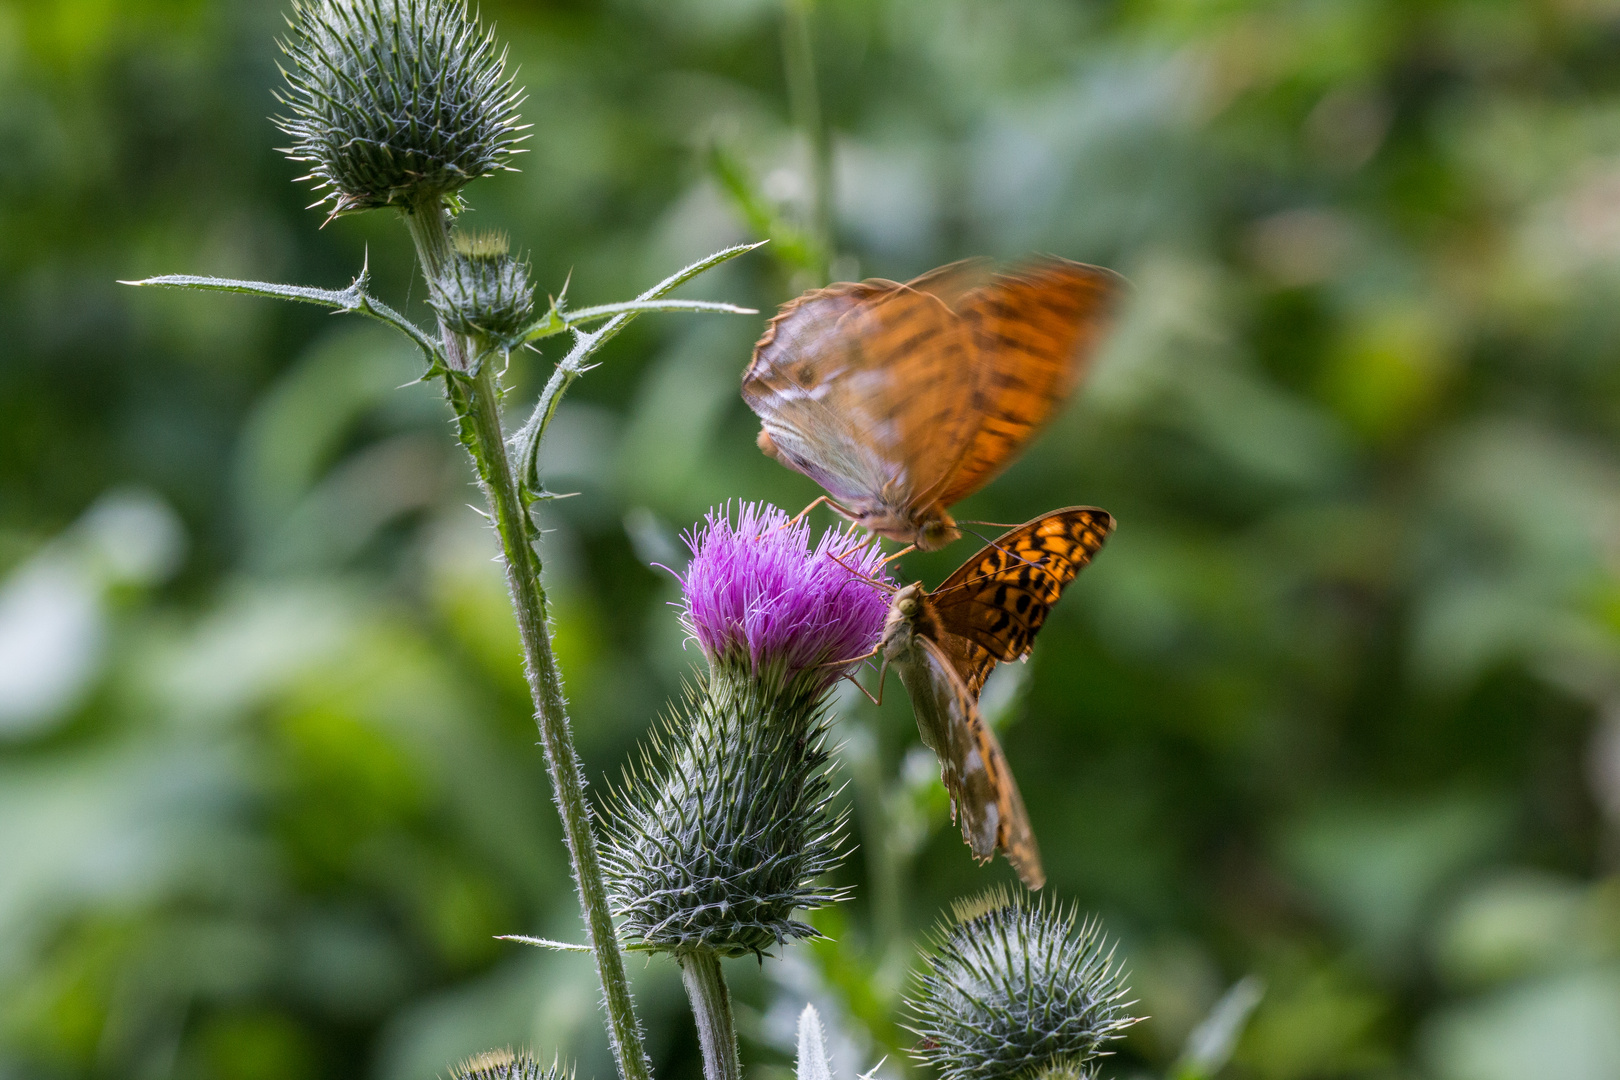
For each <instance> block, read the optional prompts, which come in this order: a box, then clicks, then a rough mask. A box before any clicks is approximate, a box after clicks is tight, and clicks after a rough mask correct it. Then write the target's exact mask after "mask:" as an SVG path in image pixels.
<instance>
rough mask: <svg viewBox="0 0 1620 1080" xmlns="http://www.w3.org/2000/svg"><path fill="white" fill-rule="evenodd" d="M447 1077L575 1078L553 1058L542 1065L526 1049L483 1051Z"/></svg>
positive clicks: (472, 1079)
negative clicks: (546, 1064) (517, 1051)
mask: <svg viewBox="0 0 1620 1080" xmlns="http://www.w3.org/2000/svg"><path fill="white" fill-rule="evenodd" d="M450 1080H574V1071H573V1069H571V1068H564V1067H563V1066H562V1065H561V1064H559V1063H558V1062H557V1061H556V1060H555V1059H553V1060H552V1062H551V1064H550V1065H549V1066H542V1065H541V1064H540V1063H539V1062H538V1061H536V1060H535V1059H534V1055H532V1054H530V1053H529V1052H528V1051H527V1050H525V1051H523V1052H521V1053H513V1052H512V1050H511V1049H510V1048H508V1049H505V1050H486V1051H484V1052H483V1053H482V1054H478V1055H476V1056H474V1057H470V1058H468V1059H467V1060H466V1061H463V1062H462V1063H461V1064H459V1065H457V1066H456V1067H455V1068H453V1069H451V1070H450Z"/></svg>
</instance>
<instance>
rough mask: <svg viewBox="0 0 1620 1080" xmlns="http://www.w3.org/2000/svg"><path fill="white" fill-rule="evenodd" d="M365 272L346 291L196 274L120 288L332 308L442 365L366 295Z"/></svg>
mask: <svg viewBox="0 0 1620 1080" xmlns="http://www.w3.org/2000/svg"><path fill="white" fill-rule="evenodd" d="M366 278H367V275H366V272H365V271H364V270H362V271H361V272H360V276H359V277H357V278H355V279H354V282H353V283H352V284H351V285H350V286H349V287H348V288H347V289H317V288H314V287H313V286H310V285H282V284H278V283H276V282H272V281H243V280H240V279H237V278H217V277H206V276H202V275H197V274H164V275H162V276H160V277H150V278H142V279H141V280H140V281H120V282H119V284H120V285H155V286H157V287H159V288H163V289H199V290H202V291H205V292H228V293H244V294H246V295H248V296H267V297H270V298H271V299H274V300H295V301H297V302H299V303H303V304H316V305H319V306H320V307H326V308H331V309H333V311H335V312H337V313H339V314H347V313H351V312H352V313H353V314H356V315H364V316H366V317H367V318H369V319H376V320H377V321H378V322H380V323H384V324H386V325H388V326H392V327H393V328H394V329H395V330H398V331H399V332H400V333H402V334H404V335H405V336H406V337H408V338H410V339H411V340H412V341H413V342H415V343H416V345H417V347H418V348H420V349H421V350H422V352H423V353H425V354H426V355H427V358H428V363H429V365H430V366H437V365H438V364H439V363H440V362H441V354H440V352H439V346H438V344H437V343H436V342H435V341H434V340H433V339H432V338H431V337H429V336H428V335H427V333H426V332H424V331H423V330H422V328H421V327H419V326H417V325H416V324H415V323H413V322H411V320H409V319H407V318H406V317H405V316H403V315H401V314H400V313H399V312H397V311H395V310H394V309H393V308H391V307H389V306H388V305H387V304H385V303H383V302H382V301H381V300H378V299H377V298H376V297H374V296H372V295H371V294H370V293H368V292H366Z"/></svg>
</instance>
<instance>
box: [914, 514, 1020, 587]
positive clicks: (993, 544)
mask: <svg viewBox="0 0 1620 1080" xmlns="http://www.w3.org/2000/svg"><path fill="white" fill-rule="evenodd" d="M967 531H968V532H973V530H972V529H969V530H967ZM973 535H974V536H979V534H978V533H976V532H975V533H973ZM979 539H980V540H984V537H982V536H979ZM985 544H986V545H987V546H989V547H993V548H995V549H996V550H997V551H999V552H1001V553H1002V554H1004V555H1006V556H1007V557H1008V558H1009V559H1015V560H1017V561H1018V562H1021V563H1023V564H1024V565H1025V566H1028V567H1032V568H1033V569H1036V570H1046V564H1045V563H1043V562H1036V561H1034V560H1032V559H1026V558H1025V557H1024V556H1022V555H1020V554H1018V552H1016V551H1009V550H1007V549H1006V548H1004V547H1002V546H1001V544H1000V543H999V542H997V541H995V540H985ZM1002 569H1003V570H1004V569H1006V568H1005V567H1003V568H1002ZM1048 572H1049V571H1048ZM999 573H1001V571H1000V570H997V571H994V572H992V573H989V574H979V575H978V576H977V577H970V578H968V579H967V580H966V581H958V582H957V583H956V584H955V585H952V586H950V587H949V588H943V589H935V590H934V591H933V592H931V593H929V594H928V595H929V596H930V597H935V596H943V595H944V594H945V593H948V592H955V591H956V590H957V589H965V588H967V587H968V586H969V585H977V584H978V583H979V582H981V581H988V580H990V579H991V578H993V577H995V576H996V574H999Z"/></svg>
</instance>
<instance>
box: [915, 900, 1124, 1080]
mask: <svg viewBox="0 0 1620 1080" xmlns="http://www.w3.org/2000/svg"><path fill="white" fill-rule="evenodd" d="M956 914H957V918H956V919H955V920H954V921H953V922H952V923H950V924H947V925H946V926H944V927H943V928H941V930H940V932H939V934H938V938H937V941H936V946H935V949H934V951H933V954H932V955H931V956H930V957H929V958H928V966H927V968H926V969H925V970H924V972H923V973H922V975H921V976H919V978H918V980H917V984H916V987H915V989H914V992H913V993H912V994H910V995H909V996H908V998H907V1002H906V1005H907V1009H908V1011H909V1012H910V1017H909V1023H908V1025H907V1026H908V1027H909V1028H910V1029H911V1030H912V1031H914V1032H915V1033H916V1034H917V1035H919V1036H921V1039H922V1041H921V1043H920V1048H919V1049H917V1050H916V1051H914V1056H915V1057H916V1058H917V1059H918V1060H919V1061H921V1062H922V1063H924V1064H926V1065H929V1066H932V1067H933V1068H934V1069H936V1070H937V1071H938V1073H939V1076H940V1080H1013V1078H1015V1077H1038V1076H1041V1077H1084V1076H1088V1075H1090V1066H1089V1064H1088V1063H1089V1062H1090V1061H1091V1060H1092V1059H1094V1058H1096V1057H1097V1056H1099V1055H1100V1054H1102V1053H1103V1052H1104V1051H1103V1047H1104V1045H1105V1044H1106V1043H1107V1042H1108V1041H1109V1040H1111V1039H1114V1038H1117V1037H1118V1036H1119V1033H1120V1032H1121V1031H1122V1030H1124V1029H1125V1028H1126V1027H1129V1026H1130V1025H1131V1024H1133V1023H1135V1022H1136V1021H1135V1019H1134V1018H1133V1017H1129V1016H1127V1015H1125V1014H1124V1008H1125V1004H1124V1003H1123V1002H1122V1000H1121V999H1122V998H1124V996H1125V994H1126V993H1127V991H1126V989H1125V987H1124V985H1123V981H1122V980H1123V976H1122V973H1121V972H1120V970H1119V969H1118V968H1117V967H1116V966H1115V965H1114V964H1113V961H1112V954H1111V953H1110V952H1108V951H1107V950H1106V946H1105V944H1104V941H1103V938H1102V934H1101V932H1100V930H1099V929H1098V927H1097V924H1096V923H1095V922H1087V923H1084V924H1081V925H1078V926H1077V925H1076V920H1075V913H1074V911H1073V910H1072V909H1070V910H1068V911H1064V910H1061V909H1059V908H1057V907H1054V906H1049V905H1047V904H1044V903H1041V902H1037V901H1032V900H1029V899H1027V898H1025V897H1023V896H1020V897H1019V898H1018V899H1016V900H1009V899H1008V898H1007V897H1006V896H1005V895H1003V894H1000V893H993V894H991V895H990V896H988V897H987V898H985V899H984V900H982V901H980V902H978V903H976V904H972V905H969V906H966V907H960V908H958V910H957V913H956Z"/></svg>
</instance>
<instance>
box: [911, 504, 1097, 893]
mask: <svg viewBox="0 0 1620 1080" xmlns="http://www.w3.org/2000/svg"><path fill="white" fill-rule="evenodd" d="M1113 527H1114V519H1113V517H1112V516H1111V515H1109V514H1108V513H1107V512H1106V511H1103V510H1098V509H1095V508H1094V507H1070V508H1068V509H1065V510H1054V511H1052V512H1051V513H1049V514H1043V515H1041V516H1040V517H1038V518H1036V519H1035V520H1033V521H1030V522H1028V523H1026V524H1024V525H1020V526H1019V527H1018V528H1016V529H1013V530H1012V531H1010V532H1008V533H1006V534H1004V535H1003V536H1001V537H999V538H997V539H996V540H995V541H993V542H991V543H990V544H989V545H988V546H987V547H985V548H984V549H983V550H981V551H980V552H979V553H978V554H977V555H975V556H974V557H973V558H971V559H969V560H968V561H967V562H966V563H964V564H963V565H962V566H961V567H960V568H959V569H958V570H957V571H956V572H955V573H953V574H952V575H951V576H950V577H949V578H947V579H946V580H945V582H944V584H942V585H941V586H940V587H939V588H938V589H935V590H934V591H933V592H928V591H926V590H925V589H924V588H923V586H922V584H921V583H920V582H914V583H912V584H910V585H906V586H904V587H903V588H901V589H899V590H898V591H897V592H896V593H895V594H894V597H893V599H892V600H891V601H890V604H889V614H888V617H887V619H886V621H885V623H884V628H883V637H882V639H881V643H880V645H879V651H880V653H881V655H882V657H883V661H884V663H885V664H886V665H888V666H891V667H893V668H894V669H895V670H896V672H897V673H898V674H899V676H900V681H901V683H902V684H904V686H905V688H906V693H907V695H908V696H909V697H910V698H911V706H912V712H913V713H914V714H915V716H916V719H917V730H918V733H919V734H920V735H921V736H922V741H923V743H924V744H925V745H927V746H928V748H929V749H931V750H933V751H934V753H935V755H936V756H937V757H938V758H939V762H940V779H941V780H942V781H943V782H944V784H945V789H946V790H947V791H948V792H950V795H951V804H952V808H953V811H954V813H956V814H957V815H958V817H959V820H960V823H961V826H962V839H963V840H965V841H966V842H967V845H968V847H969V848H970V849H971V850H972V852H973V856H974V858H976V859H978V860H979V861H980V862H984V861H986V860H988V859H989V858H991V857H992V856H993V855H994V854H995V853H996V851H997V850H1000V851H1002V852H1003V853H1004V854H1005V855H1006V856H1007V861H1008V862H1010V863H1011V864H1012V866H1013V868H1014V869H1015V870H1016V871H1017V872H1018V876H1019V878H1020V880H1022V881H1023V883H1024V884H1025V885H1026V886H1027V887H1029V888H1031V889H1039V888H1040V887H1041V886H1042V885H1043V884H1044V883H1045V881H1046V874H1045V871H1044V870H1043V869H1042V867H1041V857H1040V850H1039V848H1038V847H1037V845H1036V843H1035V833H1034V830H1033V828H1032V827H1031V826H1030V823H1029V813H1028V811H1027V810H1025V808H1024V799H1023V796H1022V795H1021V794H1020V793H1019V790H1018V782H1017V780H1015V779H1014V778H1013V774H1012V768H1011V767H1010V766H1009V765H1008V764H1007V758H1006V755H1005V754H1004V753H1003V752H1002V749H1001V744H1000V743H999V742H998V741H997V739H996V736H995V733H994V732H992V731H991V730H990V728H989V726H988V725H987V724H986V723H985V721H984V717H983V716H982V715H981V714H980V712H979V707H978V701H979V692H980V691H981V690H983V689H984V684H985V680H987V679H988V678H989V677H990V673H991V671H993V670H994V669H995V666H996V664H997V663H1000V662H1006V661H1011V660H1019V659H1022V658H1024V657H1026V656H1028V655H1029V652H1030V650H1031V649H1032V648H1033V647H1034V643H1035V635H1036V633H1037V632H1038V631H1039V630H1040V628H1041V626H1042V624H1043V623H1044V622H1045V620H1046V616H1047V613H1048V612H1050V610H1051V607H1052V605H1053V604H1054V603H1056V602H1057V599H1058V597H1059V596H1060V595H1061V594H1062V592H1063V590H1064V589H1065V588H1066V587H1067V586H1068V584H1069V582H1071V581H1073V580H1074V578H1075V575H1077V574H1078V573H1079V572H1080V571H1081V570H1082V569H1083V568H1084V567H1085V566H1086V565H1087V564H1088V563H1089V562H1090V561H1091V557H1092V556H1093V555H1095V554H1096V553H1097V551H1098V550H1099V549H1100V548H1101V547H1102V545H1103V542H1104V541H1105V540H1106V539H1107V537H1108V534H1109V532H1110V531H1112V529H1113Z"/></svg>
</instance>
